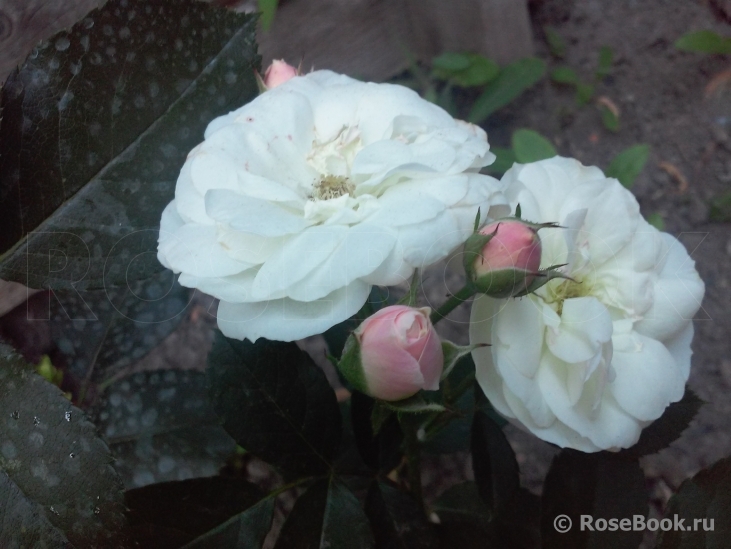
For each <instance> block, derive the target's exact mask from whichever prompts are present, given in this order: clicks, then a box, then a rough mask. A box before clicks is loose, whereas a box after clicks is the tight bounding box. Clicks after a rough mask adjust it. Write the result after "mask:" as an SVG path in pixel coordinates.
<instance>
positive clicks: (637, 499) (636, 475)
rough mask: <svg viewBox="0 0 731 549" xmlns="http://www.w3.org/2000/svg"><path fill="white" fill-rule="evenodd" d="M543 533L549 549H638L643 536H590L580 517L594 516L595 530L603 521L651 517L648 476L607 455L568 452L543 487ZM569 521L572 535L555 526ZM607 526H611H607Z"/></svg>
mask: <svg viewBox="0 0 731 549" xmlns="http://www.w3.org/2000/svg"><path fill="white" fill-rule="evenodd" d="M541 506H542V509H541V533H542V538H543V545H542V547H543V548H544V549H553V548H557V549H564V548H566V547H571V548H572V549H582V548H587V549H589V548H591V549H613V548H616V547H628V548H629V547H637V546H638V545H639V544H640V541H642V531H623V530H621V529H615V531H610V528H608V527H607V528H606V529H605V530H604V531H598V530H595V531H591V530H590V529H589V528H584V529H583V530H582V529H581V527H580V525H581V515H589V516H591V517H592V519H593V523H592V524H595V523H596V521H597V520H598V519H604V520H606V521H608V520H609V519H623V518H626V519H628V520H630V521H631V520H632V518H633V517H634V516H635V515H640V516H643V517H646V516H647V511H648V495H647V490H646V488H645V475H644V473H643V472H642V469H641V468H640V466H639V463H638V462H637V461H636V460H634V461H624V460H619V459H614V458H612V457H609V456H607V455H606V454H605V453H604V452H599V453H595V454H584V453H582V452H577V451H575V450H563V451H561V453H560V454H558V455H557V456H556V457H555V458H554V459H553V463H551V468H550V470H549V471H548V475H547V476H546V481H545V483H544V485H543V497H542V500H541ZM560 515H566V516H567V517H568V518H569V519H570V521H571V524H572V527H571V528H570V530H569V531H567V532H561V531H559V529H558V528H557V525H558V526H560V527H565V526H566V524H567V523H566V522H559V523H556V522H555V521H556V520H559V517H560ZM605 526H606V525H605Z"/></svg>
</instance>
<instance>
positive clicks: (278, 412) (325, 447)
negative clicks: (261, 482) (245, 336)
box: [207, 332, 341, 475]
mask: <svg viewBox="0 0 731 549" xmlns="http://www.w3.org/2000/svg"><path fill="white" fill-rule="evenodd" d="M207 375H208V386H209V394H210V397H211V400H212V401H213V406H214V409H215V410H216V412H217V413H218V415H219V416H220V417H221V419H222V420H223V426H224V428H225V429H226V431H228V432H229V434H230V435H231V436H232V437H233V438H234V440H236V442H237V443H238V444H239V445H241V446H242V447H244V448H246V449H247V450H248V451H249V452H251V453H252V454H254V455H257V456H259V457H261V458H262V459H263V460H264V461H267V462H269V463H271V464H272V465H275V466H277V467H280V468H282V469H283V470H285V471H287V472H291V473H294V474H303V475H308V474H313V473H320V472H324V471H326V470H328V469H329V468H330V466H331V462H332V458H333V457H334V456H335V454H336V452H337V450H338V446H339V445H340V437H341V417H340V409H339V408H338V403H337V399H336V398H335V392H334V391H333V389H332V387H330V385H329V384H328V382H327V379H326V378H325V374H324V373H323V371H322V370H321V369H320V368H318V367H317V366H316V365H315V363H314V362H313V361H312V359H311V358H310V357H309V355H308V354H307V353H305V352H304V351H301V350H300V349H299V347H297V344H296V343H283V342H275V341H267V340H265V339H259V340H257V342H256V343H251V342H248V341H237V340H232V339H227V338H225V337H224V336H223V335H221V333H220V332H216V337H215V340H214V342H213V349H212V350H211V353H210V355H209V356H208V370H207Z"/></svg>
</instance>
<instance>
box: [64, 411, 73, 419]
mask: <svg viewBox="0 0 731 549" xmlns="http://www.w3.org/2000/svg"><path fill="white" fill-rule="evenodd" d="M63 417H64V419H65V420H66V421H71V412H70V411H69V412H64V414H63Z"/></svg>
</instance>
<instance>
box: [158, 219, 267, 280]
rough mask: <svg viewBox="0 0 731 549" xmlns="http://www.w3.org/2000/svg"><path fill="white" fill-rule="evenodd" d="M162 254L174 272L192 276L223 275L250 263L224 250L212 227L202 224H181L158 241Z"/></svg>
mask: <svg viewBox="0 0 731 549" xmlns="http://www.w3.org/2000/svg"><path fill="white" fill-rule="evenodd" d="M158 254H162V255H163V256H164V257H165V259H166V260H167V262H168V264H169V265H170V268H171V269H172V270H173V271H175V272H185V273H188V274H191V275H193V276H201V277H206V276H227V275H232V274H236V273H240V272H241V271H245V270H246V269H249V268H251V267H253V264H251V263H247V262H243V261H237V260H235V259H233V258H232V257H231V256H229V255H228V254H227V253H226V250H224V248H223V247H222V246H221V244H219V242H218V241H217V240H216V228H215V227H211V226H205V225H191V224H187V225H183V226H182V227H180V228H178V229H177V230H176V231H175V232H174V233H173V234H171V235H170V236H169V237H167V238H166V239H165V240H164V241H162V242H160V245H159V247H158Z"/></svg>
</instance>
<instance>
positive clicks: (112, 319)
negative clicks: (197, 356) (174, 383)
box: [45, 271, 190, 403]
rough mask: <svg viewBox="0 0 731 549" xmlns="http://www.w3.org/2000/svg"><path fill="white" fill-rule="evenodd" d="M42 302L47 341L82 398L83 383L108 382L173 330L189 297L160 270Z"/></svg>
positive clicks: (66, 292)
mask: <svg viewBox="0 0 731 549" xmlns="http://www.w3.org/2000/svg"><path fill="white" fill-rule="evenodd" d="M45 300H46V301H47V306H46V311H50V317H51V339H52V340H53V343H54V344H55V345H56V346H57V347H58V349H59V350H60V351H61V353H62V355H63V356H64V358H65V360H66V363H67V365H68V371H69V373H70V374H71V376H72V377H73V378H74V380H77V384H78V386H79V388H80V389H81V391H82V392H86V393H87V395H86V396H88V389H89V387H88V384H89V383H93V384H99V383H102V382H104V381H107V380H109V379H110V378H112V377H113V376H114V375H115V374H118V373H120V372H121V371H122V370H124V369H125V368H126V367H128V366H130V365H131V364H133V363H134V362H135V361H137V360H139V359H141V358H142V357H143V356H145V355H146V354H147V353H148V352H149V351H150V350H152V348H153V347H155V346H156V345H157V344H158V343H159V342H160V341H162V340H163V339H164V338H165V337H167V336H168V335H169V334H170V333H171V332H172V331H173V330H174V329H175V327H176V326H177V325H178V323H179V322H180V321H181V320H182V318H183V317H184V313H185V312H186V308H187V306H188V304H189V302H190V293H189V290H188V289H186V288H183V287H182V286H180V285H179V284H178V283H177V282H176V281H175V276H174V275H173V274H172V272H170V271H164V272H162V273H160V274H158V275H155V276H153V277H152V278H150V279H148V280H143V281H139V282H133V283H131V284H130V285H125V286H120V287H118V288H109V289H108V290H98V291H81V292H77V291H75V290H58V291H54V292H53V293H52V294H50V295H49V294H46V297H45ZM82 403H83V402H82Z"/></svg>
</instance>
